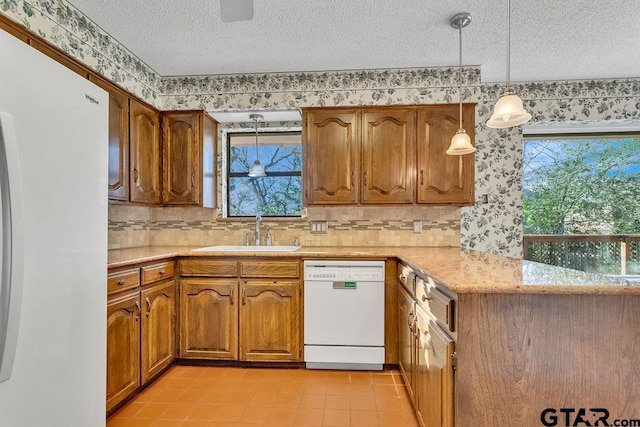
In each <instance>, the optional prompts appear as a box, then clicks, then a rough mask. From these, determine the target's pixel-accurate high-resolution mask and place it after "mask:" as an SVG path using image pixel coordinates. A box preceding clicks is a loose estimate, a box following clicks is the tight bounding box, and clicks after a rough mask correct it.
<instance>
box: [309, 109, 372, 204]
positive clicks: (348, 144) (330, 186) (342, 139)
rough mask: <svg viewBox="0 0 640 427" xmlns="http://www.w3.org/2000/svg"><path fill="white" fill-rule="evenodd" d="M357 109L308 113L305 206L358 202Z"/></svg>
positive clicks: (358, 150) (312, 111)
mask: <svg viewBox="0 0 640 427" xmlns="http://www.w3.org/2000/svg"><path fill="white" fill-rule="evenodd" d="M357 117H358V112H357V110H330V109H329V110H322V111H315V110H309V111H305V112H304V124H305V129H304V136H303V144H304V149H303V154H304V173H303V176H304V202H305V205H353V204H356V202H357V200H358V199H357V196H358V192H357V188H358V164H359V158H358V157H359V152H360V148H359V142H358V141H359V136H358V126H357Z"/></svg>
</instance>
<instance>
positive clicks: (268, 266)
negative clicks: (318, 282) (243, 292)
mask: <svg viewBox="0 0 640 427" xmlns="http://www.w3.org/2000/svg"><path fill="white" fill-rule="evenodd" d="M240 275H241V276H242V277H292V278H293V277H300V261H242V262H241V263H240Z"/></svg>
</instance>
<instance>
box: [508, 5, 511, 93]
mask: <svg viewBox="0 0 640 427" xmlns="http://www.w3.org/2000/svg"><path fill="white" fill-rule="evenodd" d="M510 90H511V0H507V92H509V91H510Z"/></svg>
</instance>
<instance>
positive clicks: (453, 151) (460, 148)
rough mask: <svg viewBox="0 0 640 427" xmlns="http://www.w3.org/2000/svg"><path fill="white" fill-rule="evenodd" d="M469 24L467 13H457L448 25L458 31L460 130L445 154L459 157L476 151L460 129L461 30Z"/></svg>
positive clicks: (465, 132) (465, 133)
mask: <svg viewBox="0 0 640 427" xmlns="http://www.w3.org/2000/svg"><path fill="white" fill-rule="evenodd" d="M470 23H471V14H469V13H467V12H463V13H458V14H457V15H455V16H453V17H452V18H451V19H450V20H449V24H450V25H451V26H452V27H453V28H455V29H457V30H459V31H460V76H459V77H460V79H459V80H460V92H459V94H458V96H459V101H460V129H458V131H457V132H456V134H455V135H454V136H453V138H451V145H450V146H449V149H448V150H447V154H450V155H454V156H456V155H457V156H461V155H463V154H470V153H473V152H474V151H476V148H475V147H474V146H473V144H471V138H469V135H467V131H466V130H464V128H463V127H462V29H463V28H464V27H466V26H467V25H469V24H470Z"/></svg>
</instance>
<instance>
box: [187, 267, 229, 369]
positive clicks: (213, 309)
mask: <svg viewBox="0 0 640 427" xmlns="http://www.w3.org/2000/svg"><path fill="white" fill-rule="evenodd" d="M237 298H238V280H237V279H209V278H198V279H182V280H181V281H180V357H182V358H185V359H192V358H196V359H218V360H237V359H238V303H237Z"/></svg>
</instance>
